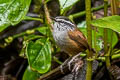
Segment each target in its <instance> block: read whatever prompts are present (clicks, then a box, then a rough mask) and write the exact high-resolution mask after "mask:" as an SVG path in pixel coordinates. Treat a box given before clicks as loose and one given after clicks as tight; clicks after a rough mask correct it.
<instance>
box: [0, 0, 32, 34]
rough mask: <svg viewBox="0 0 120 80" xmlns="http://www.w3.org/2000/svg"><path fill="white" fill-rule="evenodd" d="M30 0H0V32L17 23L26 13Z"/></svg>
mask: <svg viewBox="0 0 120 80" xmlns="http://www.w3.org/2000/svg"><path fill="white" fill-rule="evenodd" d="M30 3H31V0H0V19H1V20H0V32H1V31H3V30H4V29H5V28H7V27H8V26H10V25H16V24H18V23H19V22H20V21H21V20H22V19H23V18H24V16H25V15H26V14H27V12H28V9H29V6H30Z"/></svg>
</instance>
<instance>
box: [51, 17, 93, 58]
mask: <svg viewBox="0 0 120 80" xmlns="http://www.w3.org/2000/svg"><path fill="white" fill-rule="evenodd" d="M51 19H52V20H53V25H52V26H53V30H52V34H53V38H54V40H55V42H56V44H57V45H58V46H59V47H60V49H61V51H64V52H65V53H67V54H68V55H69V56H75V55H77V54H78V53H80V52H84V51H85V50H87V49H88V50H91V48H90V46H89V45H88V41H87V39H86V37H85V36H84V34H83V33H82V32H81V31H80V30H79V29H78V28H77V26H76V24H75V23H74V22H72V21H71V20H70V19H69V18H67V17H65V16H57V17H55V18H51Z"/></svg>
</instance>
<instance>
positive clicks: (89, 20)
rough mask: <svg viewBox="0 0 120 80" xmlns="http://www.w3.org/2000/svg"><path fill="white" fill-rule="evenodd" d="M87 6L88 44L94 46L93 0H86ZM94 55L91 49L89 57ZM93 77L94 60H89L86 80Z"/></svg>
mask: <svg viewBox="0 0 120 80" xmlns="http://www.w3.org/2000/svg"><path fill="white" fill-rule="evenodd" d="M85 6H86V24H87V38H88V44H89V46H90V47H91V48H92V28H91V25H90V22H91V0H85ZM90 57H92V51H91V50H90V51H89V52H88V54H87V58H90ZM91 78H92V61H87V73H86V80H91Z"/></svg>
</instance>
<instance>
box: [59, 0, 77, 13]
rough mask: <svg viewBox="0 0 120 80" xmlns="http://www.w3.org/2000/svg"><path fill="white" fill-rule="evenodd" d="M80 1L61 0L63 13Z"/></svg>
mask: <svg viewBox="0 0 120 80" xmlns="http://www.w3.org/2000/svg"><path fill="white" fill-rule="evenodd" d="M77 1H79V0H59V3H60V8H61V13H63V12H64V11H66V10H68V9H70V8H71V7H72V5H74V4H75V3H76V2H77Z"/></svg>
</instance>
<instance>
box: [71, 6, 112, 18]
mask: <svg viewBox="0 0 120 80" xmlns="http://www.w3.org/2000/svg"><path fill="white" fill-rule="evenodd" d="M109 6H110V4H109V5H108V7H109ZM103 8H104V5H101V6H98V7H96V8H91V11H92V12H94V11H98V10H100V9H103ZM85 14H86V11H81V12H78V13H75V14H71V15H69V17H70V16H72V17H73V18H77V17H81V16H84V15H85Z"/></svg>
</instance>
